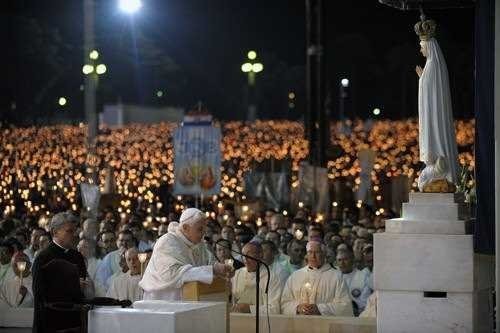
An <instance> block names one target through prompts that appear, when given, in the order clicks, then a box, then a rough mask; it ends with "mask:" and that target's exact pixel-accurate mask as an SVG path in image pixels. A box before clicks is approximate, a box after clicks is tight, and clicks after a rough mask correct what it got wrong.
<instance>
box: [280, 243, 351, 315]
mask: <svg viewBox="0 0 500 333" xmlns="http://www.w3.org/2000/svg"><path fill="white" fill-rule="evenodd" d="M325 253H326V247H325V246H324V245H323V244H321V243H320V242H318V241H309V242H308V243H307V265H306V266H305V267H303V268H301V269H299V270H297V271H295V272H294V273H292V275H290V277H289V278H288V280H287V282H286V284H285V288H284V289H283V294H282V295H281V309H282V311H283V314H287V315H295V314H302V315H323V316H352V315H353V313H352V302H351V299H350V297H349V293H348V291H347V287H346V285H345V284H344V282H343V281H342V280H341V279H339V278H338V276H337V274H336V271H335V269H333V268H332V266H331V265H330V264H328V263H325Z"/></svg>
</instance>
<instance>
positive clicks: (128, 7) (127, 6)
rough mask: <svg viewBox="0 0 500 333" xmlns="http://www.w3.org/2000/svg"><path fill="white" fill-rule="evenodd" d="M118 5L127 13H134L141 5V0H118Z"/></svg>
mask: <svg viewBox="0 0 500 333" xmlns="http://www.w3.org/2000/svg"><path fill="white" fill-rule="evenodd" d="M118 6H119V7H120V9H121V10H122V11H124V12H125V13H127V14H134V13H135V12H137V11H138V10H139V9H141V7H142V1H141V0H120V1H119V3H118Z"/></svg>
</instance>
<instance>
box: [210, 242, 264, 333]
mask: <svg viewBox="0 0 500 333" xmlns="http://www.w3.org/2000/svg"><path fill="white" fill-rule="evenodd" d="M217 244H218V245H220V246H222V247H225V248H226V249H229V251H231V252H233V253H236V254H239V255H241V256H243V257H245V258H247V259H251V260H253V261H255V262H256V263H257V271H256V272H255V273H256V276H255V282H256V283H255V284H256V287H257V288H256V292H255V297H256V298H255V332H256V333H259V317H260V298H259V294H260V265H264V267H265V268H266V270H267V283H266V290H265V293H266V294H267V293H268V292H269V280H270V279H271V271H270V270H269V266H268V265H267V264H266V263H265V262H264V261H262V260H261V259H257V258H255V257H252V256H249V255H248V254H243V253H241V252H239V251H236V250H233V249H232V248H231V247H228V246H225V245H223V244H222V243H217Z"/></svg>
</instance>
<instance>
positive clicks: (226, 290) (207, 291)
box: [182, 277, 231, 333]
mask: <svg viewBox="0 0 500 333" xmlns="http://www.w3.org/2000/svg"><path fill="white" fill-rule="evenodd" d="M229 294H230V282H229V281H226V280H224V279H221V278H218V277H216V278H214V280H213V281H212V283H211V284H205V283H202V282H197V281H195V282H188V283H185V284H184V286H183V287H182V300H183V301H198V302H199V301H210V302H226V332H227V333H229V312H230V306H231V303H230V302H229Z"/></svg>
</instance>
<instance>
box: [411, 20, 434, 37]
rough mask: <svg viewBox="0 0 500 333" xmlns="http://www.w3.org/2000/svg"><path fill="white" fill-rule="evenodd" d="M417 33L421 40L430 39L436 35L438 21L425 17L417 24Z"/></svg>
mask: <svg viewBox="0 0 500 333" xmlns="http://www.w3.org/2000/svg"><path fill="white" fill-rule="evenodd" d="M415 33H416V34H417V35H418V37H420V40H429V39H431V38H432V37H434V36H435V35H436V22H435V21H434V20H427V19H423V20H421V21H419V22H417V24H415Z"/></svg>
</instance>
